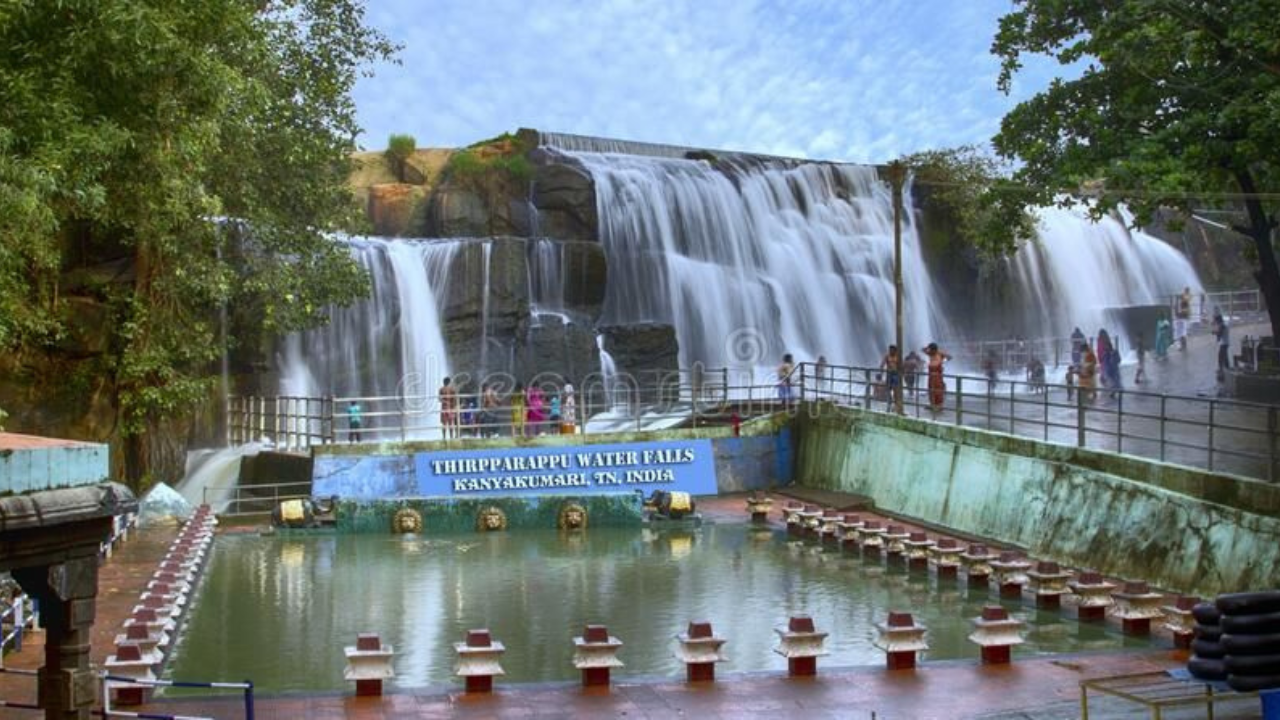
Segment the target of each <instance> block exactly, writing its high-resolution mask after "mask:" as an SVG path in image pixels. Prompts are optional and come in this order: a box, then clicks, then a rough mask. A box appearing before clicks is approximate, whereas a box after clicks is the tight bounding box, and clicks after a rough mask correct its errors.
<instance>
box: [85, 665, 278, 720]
mask: <svg viewBox="0 0 1280 720" xmlns="http://www.w3.org/2000/svg"><path fill="white" fill-rule="evenodd" d="M137 687H144V688H199V689H207V690H239V691H241V692H242V693H243V694H244V717H245V720H253V718H254V702H253V682H251V681H249V680H245V681H244V682H187V681H182V680H141V679H138V678H131V677H119V676H116V675H110V674H106V673H104V674H103V675H102V714H103V715H105V716H106V717H134V718H143V719H148V718H154V719H155V720H213V718H208V717H205V716H194V715H164V714H153V713H135V712H129V711H125V710H112V709H111V691H112V690H113V689H115V688H137Z"/></svg>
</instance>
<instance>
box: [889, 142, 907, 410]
mask: <svg viewBox="0 0 1280 720" xmlns="http://www.w3.org/2000/svg"><path fill="white" fill-rule="evenodd" d="M906 179H907V168H906V166H905V165H903V164H902V161H901V160H894V161H893V162H892V163H890V164H889V184H890V185H891V186H892V187H893V308H894V315H895V317H894V330H895V336H896V338H897V345H898V370H897V372H898V382H897V384H896V385H894V386H893V409H894V412H896V413H898V414H899V415H902V414H903V408H902V382H903V379H904V378H903V374H902V363H903V358H904V357H906V354H907V353H906V348H905V347H904V346H903V342H902V184H903V183H904V182H906Z"/></svg>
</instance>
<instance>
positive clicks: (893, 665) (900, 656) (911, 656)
mask: <svg viewBox="0 0 1280 720" xmlns="http://www.w3.org/2000/svg"><path fill="white" fill-rule="evenodd" d="M915 666H916V654H915V651H911V652H891V653H888V654H886V656H885V667H887V668H889V669H890V670H910V669H912V668H914V667H915Z"/></svg>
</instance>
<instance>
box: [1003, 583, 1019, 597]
mask: <svg viewBox="0 0 1280 720" xmlns="http://www.w3.org/2000/svg"><path fill="white" fill-rule="evenodd" d="M1000 597H1002V598H1020V597H1022V586H1021V585H1019V584H1018V583H1001V585H1000Z"/></svg>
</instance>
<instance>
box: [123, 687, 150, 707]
mask: <svg viewBox="0 0 1280 720" xmlns="http://www.w3.org/2000/svg"><path fill="white" fill-rule="evenodd" d="M146 701H147V689H146V688H119V689H118V690H116V704H117V705H141V704H143V703H145V702H146Z"/></svg>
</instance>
